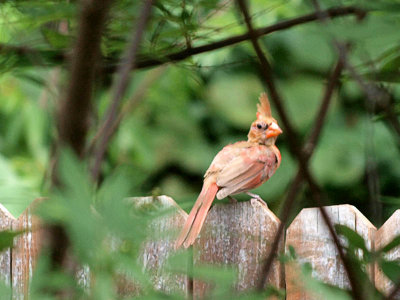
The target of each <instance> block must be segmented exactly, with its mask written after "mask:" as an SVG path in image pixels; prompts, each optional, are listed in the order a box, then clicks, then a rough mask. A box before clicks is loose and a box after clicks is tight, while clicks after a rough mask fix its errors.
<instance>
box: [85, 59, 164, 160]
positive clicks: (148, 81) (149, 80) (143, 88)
mask: <svg viewBox="0 0 400 300" xmlns="http://www.w3.org/2000/svg"><path fill="white" fill-rule="evenodd" d="M166 67H167V65H162V66H160V67H157V68H155V69H154V70H151V71H149V72H148V74H146V76H145V78H144V79H143V81H142V82H141V83H140V85H139V86H138V88H137V89H136V90H135V92H134V94H133V95H132V97H131V98H130V99H129V100H128V101H127V103H126V104H124V106H123V107H122V109H121V111H120V112H119V114H118V116H117V117H116V119H115V120H114V123H113V124H111V126H110V129H109V134H110V135H111V136H112V135H114V134H115V132H116V130H117V129H118V126H119V124H120V123H121V121H122V120H123V119H124V117H125V116H126V115H127V114H128V113H131V112H132V111H133V110H134V109H135V108H136V107H137V106H138V104H139V103H140V102H141V101H142V100H143V98H144V96H145V94H146V92H147V90H148V89H149V88H150V87H151V85H152V84H153V83H154V82H155V81H156V80H157V79H158V78H160V76H161V75H162V74H163V73H164V71H165V69H166ZM104 131H105V127H104V122H103V126H102V127H100V128H99V130H98V131H97V133H96V134H95V135H94V137H93V139H92V141H91V142H90V145H89V147H88V150H87V152H88V153H90V152H91V151H92V150H93V148H94V146H95V145H96V143H97V141H98V140H99V138H100V137H101V136H102V135H103V134H104Z"/></svg>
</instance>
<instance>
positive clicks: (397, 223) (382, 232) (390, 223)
mask: <svg viewBox="0 0 400 300" xmlns="http://www.w3.org/2000/svg"><path fill="white" fill-rule="evenodd" d="M399 235H400V209H398V210H396V211H395V212H394V213H393V215H392V216H391V217H390V218H389V219H388V220H387V221H386V222H385V224H383V225H382V227H381V228H379V230H378V231H377V234H376V238H375V249H376V250H380V249H382V248H383V247H385V246H386V245H387V244H389V242H391V241H392V240H393V239H394V238H395V237H397V236H399ZM386 259H388V260H399V259H400V246H399V247H396V248H394V249H392V250H391V251H389V252H388V253H387V254H386ZM375 286H376V287H377V288H378V290H380V291H382V292H383V293H385V294H389V293H390V292H391V290H392V289H393V287H394V284H393V282H392V281H391V280H390V279H389V278H387V277H386V276H385V274H383V272H382V270H381V269H380V268H379V266H378V265H376V266H375ZM395 299H400V293H397V294H396V298H395Z"/></svg>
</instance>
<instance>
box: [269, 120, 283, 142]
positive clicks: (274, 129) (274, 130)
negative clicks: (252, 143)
mask: <svg viewBox="0 0 400 300" xmlns="http://www.w3.org/2000/svg"><path fill="white" fill-rule="evenodd" d="M281 133H282V129H281V128H280V127H279V126H278V124H276V123H275V122H272V124H271V125H270V126H269V127H268V130H267V134H266V137H267V139H268V138H270V137H275V136H278V135H280V134H281Z"/></svg>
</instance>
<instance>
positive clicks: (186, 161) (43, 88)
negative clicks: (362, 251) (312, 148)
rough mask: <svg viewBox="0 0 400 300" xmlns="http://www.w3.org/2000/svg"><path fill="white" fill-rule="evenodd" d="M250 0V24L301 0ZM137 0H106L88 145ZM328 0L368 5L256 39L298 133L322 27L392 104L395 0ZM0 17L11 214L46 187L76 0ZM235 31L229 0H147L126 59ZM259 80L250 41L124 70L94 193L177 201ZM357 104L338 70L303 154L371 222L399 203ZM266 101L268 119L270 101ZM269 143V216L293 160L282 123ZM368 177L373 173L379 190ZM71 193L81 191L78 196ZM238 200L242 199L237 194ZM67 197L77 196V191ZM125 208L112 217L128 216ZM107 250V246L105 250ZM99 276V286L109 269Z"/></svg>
mask: <svg viewBox="0 0 400 300" xmlns="http://www.w3.org/2000/svg"><path fill="white" fill-rule="evenodd" d="M250 2H251V12H252V18H253V22H254V24H255V26H257V27H262V26H267V25H271V24H274V23H276V22H278V21H280V20H284V19H288V18H292V17H296V16H300V15H303V14H306V13H310V12H312V11H313V8H312V5H311V1H305V0H296V1H286V0H273V1H267V2H266V1H262V0H252V1H250ZM141 4H142V2H141V1H132V0H118V1H114V5H113V7H112V10H111V13H110V17H109V18H108V21H107V25H106V30H105V33H104V35H103V39H102V45H101V50H102V55H103V60H102V63H103V66H102V67H103V68H100V69H101V70H99V71H98V74H97V76H96V78H97V81H96V90H95V94H94V98H93V113H92V115H91V119H90V125H91V126H90V132H89V136H88V139H87V145H88V146H89V145H90V144H91V143H92V140H93V138H94V137H95V135H96V132H97V130H98V127H99V121H100V120H102V118H103V116H104V113H105V111H106V109H107V107H108V105H109V103H110V99H111V97H110V94H111V93H110V86H111V82H112V78H113V74H112V72H110V70H114V69H115V66H116V64H117V61H118V58H119V56H120V55H121V53H122V52H123V50H124V48H125V46H126V43H127V41H128V40H129V37H130V30H131V27H132V23H133V22H134V21H135V20H136V19H137V17H138V14H139V12H140V7H141ZM339 4H341V5H355V6H357V7H360V8H363V9H366V10H369V12H368V15H367V17H366V18H365V19H364V20H362V21H357V19H356V17H354V16H345V17H340V18H335V19H334V20H333V21H332V22H330V23H329V24H323V25H321V24H320V23H318V22H313V23H307V24H303V25H300V26H296V27H293V28H291V29H288V30H284V31H278V32H275V33H272V34H270V35H267V36H265V37H262V38H261V39H260V41H261V43H262V46H263V49H264V51H265V53H266V55H267V56H268V58H269V59H270V61H271V63H272V67H273V72H274V74H275V77H276V80H277V82H278V87H279V90H280V92H281V93H282V95H283V97H284V100H285V106H286V107H287V110H288V112H289V115H290V118H291V120H292V121H293V123H294V124H295V126H296V130H297V131H298V132H299V133H300V135H301V136H302V137H303V138H305V137H306V136H307V134H308V132H309V131H310V129H311V127H312V124H313V120H314V118H315V114H316V112H317V110H318V107H319V104H320V102H321V99H322V95H323V91H324V87H325V84H326V80H327V76H328V74H329V73H330V71H331V70H332V68H333V66H334V64H335V62H336V60H337V52H336V50H335V47H334V46H333V43H332V40H333V39H334V38H336V39H338V40H341V41H344V42H348V43H350V48H351V51H350V55H349V59H350V61H351V62H352V63H353V64H354V65H355V66H356V68H357V71H359V72H360V74H362V75H363V76H365V78H368V79H369V80H372V81H373V82H375V83H376V84H378V85H380V86H383V87H385V88H386V89H388V90H389V91H390V92H391V93H392V94H393V98H394V101H395V103H394V106H393V109H394V111H395V112H396V114H398V112H399V111H400V100H399V99H400V85H399V82H400V72H399V71H400V70H399V67H400V52H399V50H400V40H399V36H398V32H399V30H400V23H399V13H400V1H397V0H390V1H389V0H388V1H386V0H378V1H373V2H372V1H364V0H354V1H341V2H340V3H339V2H337V1H330V0H324V1H321V6H322V8H324V9H325V8H329V7H333V6H337V5H339ZM0 16H1V17H0V53H1V56H0V120H1V122H0V203H2V204H3V205H4V206H6V207H7V208H8V209H9V210H10V212H12V213H13V214H14V215H15V216H18V215H19V214H20V213H21V212H22V211H23V210H24V209H25V208H26V207H27V205H28V204H29V203H30V202H31V201H32V200H33V199H35V198H36V197H39V196H48V195H49V193H50V189H49V186H50V185H49V170H50V169H51V168H52V164H53V162H54V161H53V157H54V150H53V149H54V146H55V141H56V140H57V130H56V120H55V119H56V117H55V116H56V112H57V107H58V104H59V102H60V98H61V97H60V95H61V94H62V92H63V91H64V89H65V87H66V79H67V78H68V77H67V75H68V73H67V61H66V60H64V59H63V57H64V56H65V55H68V54H70V51H71V47H72V45H73V43H74V40H75V37H76V30H77V20H78V16H79V2H77V1H67V0H65V1H62V0H59V1H56V0H53V1H43V0H30V1H21V0H19V1H11V0H8V1H7V0H6V1H1V2H0ZM65 25H67V26H65ZM63 26H64V27H67V29H65V28H64V27H63ZM60 28H64V29H60ZM244 32H245V26H244V24H243V20H242V16H241V14H240V13H239V11H238V9H237V7H236V4H235V2H234V1H231V0H222V1H217V0H185V1H177V0H162V1H157V3H156V4H155V5H154V8H153V11H152V16H151V19H150V22H149V24H148V26H147V29H146V31H145V36H144V39H143V41H142V45H141V48H140V55H139V62H140V61H144V60H146V59H148V58H158V59H161V60H162V59H163V58H165V56H166V55H167V54H170V53H174V52H177V51H180V50H182V49H186V48H190V47H194V46H199V45H204V44H207V43H212V42H214V41H217V40H220V39H223V38H227V37H230V36H233V35H237V34H241V33H244ZM166 63H167V61H166ZM264 90H265V87H264V86H263V80H262V78H261V76H260V73H259V66H258V61H257V58H256V57H255V54H254V52H253V49H252V47H251V45H250V43H249V42H242V43H239V44H236V45H233V46H230V47H225V48H222V49H219V50H215V51H210V52H206V53H203V54H199V55H196V56H192V57H190V58H188V59H186V60H184V61H181V62H176V63H167V64H165V65H163V66H156V67H152V68H143V69H140V70H137V71H136V72H135V76H134V79H133V81H132V83H131V85H130V87H129V89H128V93H127V95H126V97H125V99H124V106H123V109H122V115H121V117H122V119H121V123H120V126H119V127H118V130H117V132H116V134H115V136H114V138H113V139H112V141H111V144H110V146H109V150H108V152H107V156H106V160H105V162H104V164H103V167H102V180H104V182H105V183H107V182H108V180H111V179H110V178H113V177H114V176H116V175H115V174H116V173H117V174H120V173H121V174H124V175H123V176H122V177H124V178H125V180H124V181H123V183H120V182H119V183H116V186H117V187H115V186H112V185H111V186H112V187H110V188H109V189H108V190H107V189H105V190H106V191H105V192H104V193H105V194H106V195H108V196H110V195H113V194H112V193H111V192H113V191H116V192H118V193H116V195H113V196H110V197H109V198H111V199H117V198H118V199H121V198H123V197H127V196H145V195H156V194H165V195H168V196H171V197H172V198H174V199H175V200H176V201H177V202H178V203H179V204H180V205H181V207H182V208H184V209H186V210H188V209H189V208H190V207H191V206H192V204H193V202H194V200H195V198H196V197H197V194H198V193H199V191H200V189H201V185H202V176H203V174H204V172H205V171H206V169H207V167H208V166H209V164H210V162H211V160H212V159H213V157H214V156H215V155H216V153H217V152H218V151H219V150H220V149H221V148H222V147H223V146H224V145H226V144H229V143H233V142H236V141H239V140H244V139H246V135H247V132H248V129H249V125H250V124H251V122H252V121H253V120H254V118H255V112H256V103H257V101H258V99H257V98H258V95H259V94H260V92H262V91H264ZM138 91H141V92H138ZM369 105H370V103H368V101H367V99H366V97H365V95H364V94H363V91H362V90H361V89H360V88H359V86H358V85H357V83H356V82H355V81H354V80H353V79H352V78H351V77H350V76H349V74H347V73H346V72H345V73H344V74H343V76H342V78H341V83H340V86H339V88H338V91H337V92H335V96H334V101H333V103H332V106H331V108H330V110H329V113H328V116H327V119H326V122H325V126H324V129H323V134H322V138H321V140H320V142H319V143H318V146H317V148H316V153H315V155H314V156H313V158H312V162H311V165H312V171H313V173H314V174H315V178H316V179H317V180H318V182H319V184H320V185H321V187H322V189H323V191H324V193H325V195H326V196H327V199H328V203H329V204H341V203H347V204H353V205H355V206H356V207H357V208H358V209H359V210H360V211H362V212H363V213H364V214H365V215H366V216H367V217H368V218H369V219H370V220H371V221H372V222H373V223H374V225H376V226H379V225H381V223H382V222H383V221H385V220H386V219H387V218H388V217H389V216H390V215H391V213H392V212H393V211H394V210H395V209H397V208H398V207H399V204H400V197H399V195H400V185H399V182H400V155H399V150H400V142H399V141H400V138H399V136H397V135H396V133H395V132H394V131H393V130H392V128H391V126H390V124H389V123H388V121H387V118H386V115H385V114H384V113H381V112H380V111H379V110H377V109H376V108H374V107H373V108H372V110H371V109H368V107H369ZM272 109H273V114H274V116H275V117H277V113H276V110H275V108H274V107H273V108H272ZM278 122H279V118H278ZM277 145H278V147H279V149H280V150H281V153H282V165H281V167H280V168H279V170H278V171H277V172H276V174H275V175H274V176H273V177H272V178H271V180H269V181H268V182H267V183H266V184H264V185H263V186H261V187H259V188H258V189H257V190H256V193H259V194H260V195H261V197H262V198H263V199H265V200H266V201H267V202H268V204H269V206H270V207H271V208H272V210H273V211H274V212H275V213H277V214H279V211H280V209H281V207H280V204H281V202H282V201H281V200H282V199H284V197H285V195H286V191H287V190H288V186H289V185H290V181H291V178H293V176H294V175H295V172H296V168H297V163H296V162H295V160H294V158H293V157H292V155H291V154H290V152H289V150H288V146H287V137H286V136H285V134H282V135H281V136H280V137H279V139H278V141H277ZM73 164H74V163H71V165H73ZM66 165H68V164H66ZM66 169H67V170H64V171H65V172H67V175H66V176H64V177H62V176H61V177H62V178H64V179H65V180H67V181H68V178H70V177H76V176H78V175H77V174H80V173H82V172H83V173H84V171H82V170H81V171H79V167H77V168H70V169H68V168H67V167H66ZM61 172H63V171H61ZM68 172H69V173H68ZM78 178H80V177H79V176H78ZM371 178H373V182H372V183H371ZM82 180H83V179H82ZM85 180H86V179H85ZM85 180H83V181H84V182H86V181H85ZM74 182H75V183H76V184H75V185H74V184H70V185H68V184H67V187H68V188H71V189H75V190H76V191H77V190H78V187H79V185H78V184H77V183H78V182H79V180H76V178H75V181H74ZM372 185H377V186H378V187H379V189H378V191H374V189H373V187H372ZM122 187H123V188H122ZM81 188H82V189H83V190H85V191H87V193H86V194H85V193H84V194H83V195H86V197H87V198H90V199H97V197H98V195H97V194H95V195H93V194H92V193H93V190H95V187H94V186H92V185H91V184H90V183H87V186H83V187H82V186H81ZM374 193H375V194H374ZM72 194H73V193H72ZM77 194H79V192H76V194H74V195H75V196H76V195H77ZM66 195H69V196H71V194H70V193H66V194H64V196H63V197H64V198H66V197H67V196H66ZM61 198H62V197H61ZM72 198H74V197H73V196H72ZM77 198H79V199H82V201H83V200H84V198H85V197H83V196H82V195H81V196H79V197H77ZM100 198H101V197H100ZM239 198H240V199H241V200H244V199H247V196H246V197H242V196H239ZM86 200H87V199H86ZM60 203H63V202H62V201H60ZM74 203H75V204H76V205H77V206H76V207H75V206H74ZM99 203H102V202H101V201H100V202H99ZM105 203H107V201H105ZM68 205H70V206H71V207H73V208H74V209H78V208H80V206H79V204H78V202H71V203H70V204H68ZM82 205H83V204H82ZM102 205H104V203H103V204H102ZM121 205H122V204H121ZM307 206H313V203H312V202H311V201H310V197H309V193H308V190H307V189H306V188H304V190H303V191H302V193H301V194H300V196H299V197H298V200H297V210H296V211H295V212H294V213H296V212H298V211H299V210H300V209H301V208H303V207H307ZM101 207H102V206H101V205H100V206H99V210H100V212H103V213H110V214H112V213H113V212H114V213H115V214H117V215H118V214H119V213H122V215H124V214H123V209H122V208H121V207H117V208H115V210H112V209H111V208H112V207H111V206H110V207H108V206H107V205H106V206H105V207H106V209H104V210H101ZM107 207H108V208H107ZM81 208H82V207H81ZM103 208H104V207H103ZM71 209H72V208H71ZM88 209H89V208H88V206H86V207H85V206H84V205H83V208H82V214H84V213H83V212H88V214H90V212H89V210H88ZM50 211H51V212H54V215H53V216H47V217H49V218H50V219H51V218H54V219H57V220H58V219H59V220H63V222H66V224H70V225H71V224H75V222H77V223H76V224H78V225H80V226H78V227H79V228H82V226H83V225H84V224H81V223H79V222H78V221H79V220H81V219H79V218H78V219H76V218H73V216H72V215H71V214H70V213H68V211H62V209H60V207H58V206H57V205H55V206H54V207H52V210H51V209H50ZM45 215H46V214H45ZM80 216H82V215H80ZM71 218H72V219H71ZM114 219H117V218H114ZM127 219H129V218H128V217H126V218H122V220H126V222H128V224H129V221H127ZM90 220H91V222H93V224H92V225H93V226H94V227H93V228H96V226H100V227H101V225H100V224H99V222H98V220H95V219H93V220H92V219H90ZM90 220H87V222H89V221H90ZM132 222H133V221H132ZM96 224H97V225H96ZM135 224H136V223H135ZM103 225H104V224H103ZM136 225H138V224H136ZM104 226H106V225H104ZM110 226H111V227H112V226H117V227H116V228H114V229H116V230H115V231H114V232H119V234H121V235H122V236H121V238H126V237H127V236H128V235H127V234H124V231H123V230H122V229H121V228H123V226H122V225H121V224H120V223H118V224H113V225H110ZM118 226H120V227H118ZM138 226H139V225H138ZM78 227H74V226H72V225H71V227H70V233H71V235H72V236H73V237H76V238H77V240H76V241H75V240H73V242H76V245H77V248H76V249H77V251H78V252H79V253H85V250H84V247H82V248H79V245H81V244H80V243H83V244H85V243H87V242H88V241H90V242H92V243H93V245H91V247H93V246H94V245H95V244H96V243H97V242H99V241H100V240H101V236H100V237H99V236H97V237H96V234H95V232H94V231H93V232H92V231H90V230H89V229H88V232H87V233H86V234H87V236H86V237H89V236H92V234H94V236H93V239H88V238H85V235H82V236H79V235H77V234H76V233H77V229H76V228H78ZM89 228H92V227H90V226H89ZM118 228H119V229H121V230H120V231H118V230H119V229H118ZM81 233H82V232H80V234H81ZM74 234H75V235H74ZM96 238H98V240H96ZM135 238H137V239H140V237H135ZM131 242H132V243H134V242H137V241H136V240H135V241H131ZM128 248H129V247H128ZM129 249H130V248H129ZM125 250H126V249H125ZM125 250H124V251H125ZM131 250H132V249H130V250H129V251H131ZM129 251H127V252H129ZM132 251H136V250H132ZM101 257H102V253H100V254H99V255H98V256H97V257H96V258H95V261H96V262H98V261H101V260H100V258H101ZM111 257H112V255H111V254H110V256H109V257H108V259H111ZM124 258H125V257H124V256H118V259H121V261H118V262H116V264H117V265H118V266H121V265H124V262H125V259H124ZM83 261H86V262H88V263H89V264H90V265H91V266H93V265H95V264H94V263H93V262H92V261H90V258H87V257H84V258H83ZM44 264H45V263H44ZM110 265H112V263H110V264H109V265H107V266H108V267H109V266H110ZM99 268H100V267H99ZM100 269H101V268H100ZM39 271H40V269H39ZM107 274H109V273H107ZM103 275H104V276H106V273H104V274H103ZM107 276H108V275H107ZM99 278H100V279H99V284H100V283H101V282H107V280H108V279H107V278H106V277H104V278H103V277H101V276H100V277H99ZM61 281H62V280H61ZM99 288H100V287H99ZM102 288H104V289H106V288H107V285H105V286H103V287H102ZM110 289H111V288H110ZM99 293H100V292H99ZM104 293H105V295H109V293H111V292H110V291H109V290H108V291H105V292H104ZM106 298H107V297H105V298H104V299H106ZM97 299H101V298H97Z"/></svg>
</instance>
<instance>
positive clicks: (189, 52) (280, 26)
mask: <svg viewBox="0 0 400 300" xmlns="http://www.w3.org/2000/svg"><path fill="white" fill-rule="evenodd" d="M323 12H324V14H326V15H327V16H329V17H330V18H337V17H342V16H348V15H355V16H356V17H357V18H362V17H363V16H364V15H365V14H366V11H365V10H363V9H361V8H358V7H355V6H343V7H335V8H330V9H327V10H325V11H323ZM317 19H318V15H317V13H315V12H314V13H310V14H306V15H303V16H300V17H297V18H293V19H289V20H285V21H281V22H278V23H276V24H273V25H270V26H265V27H262V28H258V29H255V30H254V32H255V34H256V35H257V37H261V36H263V35H267V34H270V33H273V32H276V31H280V30H286V29H289V28H291V27H294V26H297V25H302V24H306V23H310V22H313V21H316V20H317ZM249 39H250V35H249V33H248V32H247V33H244V34H241V35H236V36H233V37H229V38H226V39H223V40H220V41H216V42H212V43H210V44H206V45H202V46H197V47H192V48H190V49H184V50H181V51H178V52H175V53H172V54H168V55H166V56H164V57H161V58H150V59H146V58H143V59H139V60H138V61H137V63H136V69H143V68H148V67H152V66H158V65H162V64H164V63H166V62H177V61H181V60H184V59H186V58H189V57H191V56H194V55H197V54H201V53H204V52H209V51H213V50H217V49H221V48H224V47H227V46H232V45H235V44H238V43H241V42H243V41H247V40H249ZM0 52H2V53H7V52H11V53H15V54H17V55H21V56H26V55H32V54H40V53H41V52H48V53H50V54H51V57H52V58H51V62H53V63H62V62H64V61H65V59H67V57H68V56H67V55H66V54H65V53H63V52H62V51H53V50H49V51H45V50H38V49H35V48H30V47H26V46H18V45H9V44H0ZM105 60H108V61H109V63H108V66H106V67H104V70H103V71H104V73H108V74H110V73H114V72H115V71H116V66H115V64H113V58H111V57H109V58H108V59H107V58H105Z"/></svg>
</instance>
